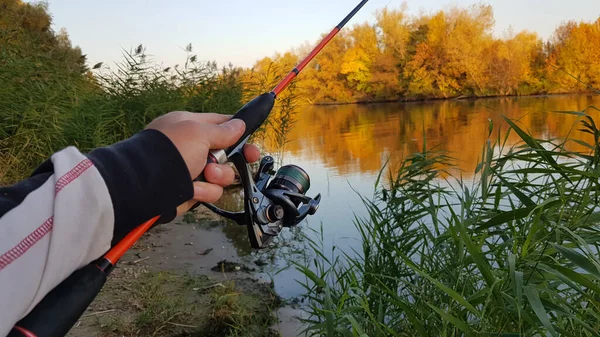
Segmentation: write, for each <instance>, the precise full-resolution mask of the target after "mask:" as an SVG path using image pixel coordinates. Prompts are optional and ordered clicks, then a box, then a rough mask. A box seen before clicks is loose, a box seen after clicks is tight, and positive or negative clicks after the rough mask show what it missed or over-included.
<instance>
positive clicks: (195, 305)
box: [68, 207, 302, 337]
mask: <svg viewBox="0 0 600 337" xmlns="http://www.w3.org/2000/svg"><path fill="white" fill-rule="evenodd" d="M194 218H195V219H197V220H195V221H193V222H192V223H189V222H190V220H189V219H186V221H184V220H183V219H182V218H177V219H175V220H174V221H173V222H171V223H170V224H166V225H161V226H159V227H156V228H154V229H152V230H151V231H150V232H148V233H147V234H146V235H145V236H144V237H143V238H142V239H140V241H139V242H138V243H137V244H136V245H135V246H134V247H133V248H132V249H131V250H130V251H128V252H127V254H126V255H125V256H124V257H123V258H122V260H121V262H120V263H119V264H118V266H117V268H115V270H114V271H113V273H112V274H111V276H110V279H109V281H108V282H107V284H106V285H105V287H104V289H103V290H102V292H101V293H100V294H99V295H98V297H97V298H96V299H95V301H94V302H93V303H92V305H91V306H90V307H89V308H88V310H87V311H86V313H85V314H84V315H83V316H82V318H81V319H80V320H79V322H78V323H77V325H76V326H75V327H74V328H73V329H72V330H71V332H70V333H69V334H68V336H69V337H83V336H90V337H109V336H110V337H112V336H257V337H260V336H291V337H295V336H299V331H300V330H301V324H300V323H299V321H298V320H297V318H296V317H297V316H299V315H301V314H302V313H301V312H300V311H298V310H296V309H293V308H292V307H291V306H288V305H286V303H285V301H283V300H282V299H281V298H280V297H279V296H278V295H277V294H275V292H274V291H273V284H272V283H271V280H267V279H261V278H260V277H259V276H257V275H258V273H259V272H260V269H261V267H260V266H258V264H257V263H255V262H256V261H252V258H250V257H240V256H239V254H238V252H237V248H236V247H235V246H234V245H233V244H232V243H231V242H230V240H229V239H228V238H227V237H226V235H225V233H224V232H223V230H222V229H221V227H220V226H219V222H222V221H223V220H222V219H220V218H218V217H216V216H215V215H214V214H212V213H211V212H210V211H208V210H207V209H205V208H203V207H200V208H198V209H197V210H196V213H195V216H194ZM240 230H245V229H243V228H240ZM223 261H226V263H223Z"/></svg>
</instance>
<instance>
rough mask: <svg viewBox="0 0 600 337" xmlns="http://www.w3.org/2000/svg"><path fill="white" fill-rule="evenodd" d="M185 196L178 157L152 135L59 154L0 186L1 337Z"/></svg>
mask: <svg viewBox="0 0 600 337" xmlns="http://www.w3.org/2000/svg"><path fill="white" fill-rule="evenodd" d="M192 197H193V185H192V179H191V177H190V174H189V170H188V168H187V166H186V164H185V162H184V160H183V158H182V157H181V155H180V154H179V152H178V151H177V149H176V148H175V146H174V145H173V143H172V142H171V141H170V140H169V139H168V138H167V137H166V136H165V135H164V134H162V133H161V132H159V131H156V130H144V131H142V132H139V133H138V134H136V135H134V136H133V137H131V138H129V139H127V140H125V141H122V142H119V143H117V144H114V145H111V146H108V147H104V148H98V149H95V150H93V151H91V152H90V153H88V154H83V153H81V152H80V151H79V150H78V149H77V148H75V147H68V148H65V149H63V150H61V151H59V152H57V153H55V154H53V155H52V156H51V157H50V158H49V159H48V160H47V161H45V162H44V163H43V164H42V165H40V167H38V168H37V169H36V171H35V172H34V173H33V174H32V175H31V176H30V177H29V178H28V179H26V180H24V181H21V182H18V183H16V184H14V185H12V186H5V187H0V336H5V335H6V334H7V333H8V332H9V331H10V329H11V328H12V326H13V325H14V324H15V323H16V322H17V321H18V320H19V319H21V318H22V317H24V316H25V315H27V314H28V313H29V311H31V309H33V307H35V305H36V304H37V303H38V302H39V301H40V300H41V299H42V298H43V297H44V296H45V295H46V294H47V293H48V292H49V291H50V290H52V289H53V288H54V287H55V286H56V285H58V284H59V283H60V282H61V281H62V280H64V279H65V278H66V277H67V276H69V275H70V274H71V273H72V272H73V271H75V270H76V269H79V268H81V267H83V266H85V265H86V264H88V263H90V262H92V261H93V260H95V259H97V258H98V257H100V256H102V255H103V254H104V253H105V252H106V251H107V250H109V249H110V247H111V246H112V245H114V244H115V243H116V242H118V241H120V239H121V238H123V237H124V236H125V235H126V234H127V233H128V232H129V231H131V230H132V229H133V228H135V227H137V226H138V225H140V224H141V223H142V222H144V221H146V220H148V219H151V218H152V217H154V216H157V215H163V218H161V222H166V221H168V220H170V219H172V218H173V217H174V216H175V209H176V208H177V206H178V205H180V204H182V203H184V202H185V201H187V200H190V199H191V198H192ZM163 219H164V220H163Z"/></svg>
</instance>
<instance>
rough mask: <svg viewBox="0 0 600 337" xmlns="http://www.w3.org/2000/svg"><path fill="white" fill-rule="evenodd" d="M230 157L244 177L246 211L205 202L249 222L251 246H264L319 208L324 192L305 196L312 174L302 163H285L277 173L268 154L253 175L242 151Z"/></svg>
mask: <svg viewBox="0 0 600 337" xmlns="http://www.w3.org/2000/svg"><path fill="white" fill-rule="evenodd" d="M229 160H230V161H231V162H233V164H234V165H235V168H236V169H237V171H238V173H239V175H240V178H241V180H242V186H243V187H244V211H242V212H230V211H226V210H223V209H220V208H218V207H216V206H215V205H213V204H208V203H202V204H203V205H205V206H206V207H207V208H208V209H210V210H211V211H212V212H214V213H216V214H218V215H220V216H223V217H225V218H228V219H231V220H233V221H235V222H236V223H237V224H238V225H241V226H246V227H247V229H248V237H249V239H250V245H251V246H252V248H255V249H259V248H264V247H265V246H266V245H267V244H268V243H269V242H270V241H271V240H272V239H273V238H274V237H276V236H277V235H279V233H280V232H281V230H282V229H283V228H284V227H293V226H296V225H297V224H299V223H300V222H301V221H302V220H304V218H306V216H308V215H313V214H315V213H316V212H317V209H318V208H319V203H320V201H321V194H317V196H316V197H314V198H310V197H308V196H306V192H307V191H308V189H309V188H310V177H309V176H308V173H306V171H304V170H303V169H302V168H301V167H299V166H297V165H286V166H283V167H281V168H280V169H279V170H278V171H277V172H276V173H275V172H274V171H273V166H274V161H273V157H271V156H266V157H264V158H263V159H262V160H261V162H260V166H259V168H258V171H257V173H256V175H255V176H254V177H252V174H251V173H250V167H249V166H248V162H247V161H246V158H245V157H244V155H243V154H242V153H241V151H238V152H235V153H234V154H232V155H231V157H230V158H229ZM273 173H275V174H274V176H273ZM271 178H272V179H271Z"/></svg>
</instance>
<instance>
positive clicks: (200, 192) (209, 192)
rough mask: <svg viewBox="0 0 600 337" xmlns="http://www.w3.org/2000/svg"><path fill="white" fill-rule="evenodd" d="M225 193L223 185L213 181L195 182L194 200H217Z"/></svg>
mask: <svg viewBox="0 0 600 337" xmlns="http://www.w3.org/2000/svg"><path fill="white" fill-rule="evenodd" d="M222 195H223V187H221V186H219V185H215V184H211V183H206V182H201V181H195V182H194V200H197V201H202V202H209V203H211V202H216V201H217V200H219V198H221V196H222Z"/></svg>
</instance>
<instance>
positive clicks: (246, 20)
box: [28, 0, 600, 67]
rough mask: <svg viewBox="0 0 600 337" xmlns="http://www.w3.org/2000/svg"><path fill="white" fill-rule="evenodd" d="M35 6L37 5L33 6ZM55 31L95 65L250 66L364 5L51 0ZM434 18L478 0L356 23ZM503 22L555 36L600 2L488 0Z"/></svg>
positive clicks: (390, 1) (420, 6) (383, 0)
mask: <svg viewBox="0 0 600 337" xmlns="http://www.w3.org/2000/svg"><path fill="white" fill-rule="evenodd" d="M28 2H31V1H28ZM45 2H46V3H47V4H48V7H49V12H50V14H51V15H52V17H53V29H54V30H56V31H59V30H60V29H61V28H65V29H66V30H67V32H68V34H69V37H70V39H71V41H72V43H73V45H75V46H79V47H80V48H81V49H82V51H83V53H84V54H87V58H88V63H89V64H90V65H93V64H95V63H96V62H104V63H105V64H107V65H109V66H112V65H113V64H114V62H117V61H121V59H122V52H123V50H131V49H132V48H135V47H136V46H137V45H139V44H143V45H144V46H145V47H146V53H147V54H148V55H150V56H151V57H152V58H153V59H154V60H155V61H157V62H158V63H164V65H165V66H173V65H175V64H177V63H182V62H184V61H185V55H186V54H185V52H184V48H185V46H186V45H188V44H190V43H191V44H192V46H193V52H194V54H196V55H197V56H198V58H199V59H200V60H204V61H216V62H217V63H218V65H219V66H224V65H227V64H228V63H230V62H231V63H232V64H234V65H236V66H243V67H249V66H252V64H253V63H254V62H255V61H256V60H258V59H260V58H262V57H264V56H272V55H273V54H275V53H276V52H279V53H284V52H286V51H288V50H289V49H291V48H296V47H299V46H301V45H302V44H304V43H315V42H317V40H318V39H319V38H320V36H321V34H323V33H328V32H329V31H330V30H331V29H332V28H333V27H334V26H335V25H336V24H337V23H338V22H339V21H341V19H342V18H343V17H345V16H346V14H347V13H348V12H349V11H350V10H351V9H352V8H354V6H355V5H356V4H357V3H358V2H359V1H358V0H214V1H207V0H195V1H194V0H172V1H165V0H162V1H159V0H103V1H91V0H87V1H86V0H80V1H73V0H46V1H45ZM403 2H406V4H407V6H408V10H409V13H411V14H418V13H419V12H426V13H433V12H435V11H438V10H440V9H443V8H447V7H448V6H452V5H457V6H460V7H466V6H469V5H472V4H474V3H478V2H479V1H475V0H454V1H448V0H406V1H403V0H370V1H369V2H368V3H367V4H366V5H365V6H364V7H363V9H362V10H361V12H359V13H358V14H357V15H356V16H355V17H354V19H353V20H351V21H350V23H349V24H348V26H352V25H353V24H355V23H363V22H365V21H367V22H369V23H374V22H375V16H374V13H375V11H376V10H378V9H381V8H384V7H386V6H387V7H388V8H390V9H392V8H399V7H400V6H401V5H402V3H403ZM483 2H484V3H487V4H490V5H492V7H493V8H494V16H495V19H496V28H495V34H496V35H498V36H499V35H501V34H502V33H503V32H504V31H506V30H507V29H508V28H509V27H510V26H512V27H513V29H514V30H515V31H521V30H529V31H534V32H537V33H538V34H539V35H540V36H541V37H542V38H544V39H547V38H548V37H550V36H551V34H552V32H553V31H554V28H556V26H558V25H559V24H560V23H561V22H563V21H567V20H576V21H580V20H584V21H593V20H596V19H597V18H598V17H599V16H600V0H568V1H567V0H545V1H544V0H488V1H483Z"/></svg>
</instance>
